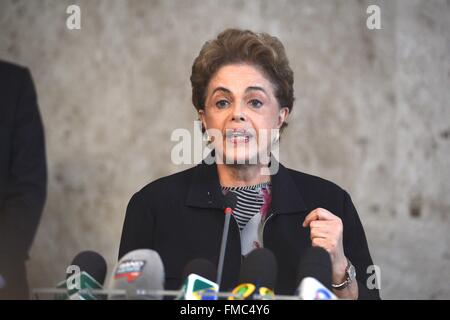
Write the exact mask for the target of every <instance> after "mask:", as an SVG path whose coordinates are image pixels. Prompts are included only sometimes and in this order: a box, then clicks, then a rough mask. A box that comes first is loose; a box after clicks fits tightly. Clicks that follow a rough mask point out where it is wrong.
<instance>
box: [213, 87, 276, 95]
mask: <svg viewBox="0 0 450 320" xmlns="http://www.w3.org/2000/svg"><path fill="white" fill-rule="evenodd" d="M217 91H223V92H225V93H231V91H230V89H227V88H225V87H217V88H215V89H214V90H213V92H212V94H214V93H216V92H217ZM249 91H262V92H264V94H265V95H267V92H266V90H264V88H262V87H258V86H250V87H247V89H245V93H248V92H249Z"/></svg>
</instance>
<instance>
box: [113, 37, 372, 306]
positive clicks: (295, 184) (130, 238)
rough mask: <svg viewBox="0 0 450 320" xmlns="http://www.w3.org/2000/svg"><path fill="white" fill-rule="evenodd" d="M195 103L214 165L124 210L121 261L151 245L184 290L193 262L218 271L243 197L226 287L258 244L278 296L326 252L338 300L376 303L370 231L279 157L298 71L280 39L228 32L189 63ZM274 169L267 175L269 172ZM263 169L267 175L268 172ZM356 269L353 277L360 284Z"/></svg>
mask: <svg viewBox="0 0 450 320" xmlns="http://www.w3.org/2000/svg"><path fill="white" fill-rule="evenodd" d="M191 83H192V101H193V104H194V106H195V108H196V109H197V111H198V115H199V118H200V120H201V122H202V126H203V131H204V132H206V134H208V136H209V141H210V143H211V145H212V146H213V148H214V151H215V152H214V153H213V155H215V159H216V161H215V163H213V164H210V165H208V164H206V163H205V161H203V162H202V163H201V164H199V165H197V166H196V167H194V168H192V169H188V170H185V171H183V172H180V173H177V174H174V175H171V176H168V177H164V178H161V179H159V180H156V181H154V182H152V183H150V184H148V185H147V186H146V187H144V188H143V189H142V190H141V191H139V192H137V193H136V194H135V195H134V196H133V197H132V199H131V200H130V203H129V205H128V208H127V213H126V218H125V223H124V227H123V233H122V240H121V244H120V252H119V256H120V257H121V256H123V255H124V254H126V253H127V252H129V251H131V250H134V249H139V248H150V249H153V250H156V251H157V252H158V253H159V254H160V256H161V258H162V260H163V263H164V266H165V271H166V287H167V288H168V289H177V288H179V287H180V286H181V281H182V279H181V274H182V269H183V267H184V266H185V265H186V264H187V263H188V262H189V261H190V260H192V259H194V258H206V259H208V260H210V261H211V262H213V263H215V264H217V262H218V260H219V251H220V242H221V237H222V230H223V225H224V216H223V206H224V195H225V194H227V193H228V192H232V193H233V194H235V195H236V196H237V197H236V198H237V204H236V206H235V208H234V214H233V217H234V219H232V220H231V223H230V231H229V237H228V243H227V250H226V255H225V262H224V268H223V270H224V271H223V275H222V283H221V289H222V290H229V289H231V288H233V287H234V286H235V285H236V284H237V283H236V281H237V278H238V274H239V270H240V264H241V261H242V257H245V255H247V254H248V253H249V252H250V251H251V250H253V249H254V248H258V247H266V248H268V249H270V250H271V251H272V252H273V253H274V255H275V257H276V259H277V262H278V275H277V279H278V280H277V286H276V288H275V292H276V293H278V294H293V293H294V291H295V289H296V287H297V286H298V283H297V282H296V276H297V271H298V270H297V268H298V265H299V261H300V257H301V256H302V253H303V252H304V251H305V250H306V249H307V248H309V247H311V246H315V247H322V248H323V249H325V250H327V251H328V253H329V254H330V257H331V262H332V281H333V291H334V293H335V294H336V295H337V296H338V297H340V298H349V299H357V298H360V299H370V298H379V293H378V290H376V289H373V290H369V289H368V288H367V286H366V282H367V277H368V275H367V274H366V270H367V268H368V267H369V266H370V265H372V259H371V257H370V253H369V249H368V246H367V241H366V238H365V234H364V230H363V227H362V225H361V222H360V220H359V217H358V214H357V212H356V210H355V208H354V206H353V204H352V201H351V199H350V196H349V195H348V194H347V193H346V192H345V191H344V190H342V189H341V188H340V187H338V186H337V185H335V184H333V183H331V182H329V181H326V180H323V179H321V178H318V177H314V176H311V175H307V174H304V173H301V172H297V171H294V170H291V169H287V168H285V167H284V166H282V165H281V164H279V165H278V166H276V170H273V167H274V166H273V164H274V162H275V160H274V159H273V160H272V161H271V162H268V161H263V160H264V159H265V158H267V157H264V155H266V156H267V155H270V154H272V153H273V148H274V146H275V145H276V143H277V141H278V137H277V136H276V135H275V137H273V135H271V134H267V133H268V132H274V131H275V132H276V131H277V130H278V129H283V128H284V127H285V126H286V119H287V117H288V115H289V113H290V111H291V110H292V107H293V102H294V94H293V72H292V70H291V68H290V67H289V63H288V59H287V57H286V54H285V51H284V47H283V45H282V44H281V43H280V41H279V40H278V39H277V38H275V37H271V36H269V35H267V34H255V33H253V32H251V31H242V30H236V29H228V30H225V31H223V32H222V33H221V34H219V35H218V37H217V38H216V39H214V40H212V41H208V42H206V43H205V45H204V46H203V48H202V50H201V51H200V54H199V56H198V57H197V58H196V59H195V61H194V64H193V66H192V75H191ZM269 167H270V169H271V170H268V169H269ZM264 169H266V170H264ZM354 270H356V279H354V272H353V271H354Z"/></svg>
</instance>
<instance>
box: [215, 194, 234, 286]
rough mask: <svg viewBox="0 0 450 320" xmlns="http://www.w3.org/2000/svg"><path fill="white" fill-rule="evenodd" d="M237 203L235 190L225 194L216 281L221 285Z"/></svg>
mask: <svg viewBox="0 0 450 320" xmlns="http://www.w3.org/2000/svg"><path fill="white" fill-rule="evenodd" d="M236 204H237V195H236V194H235V193H233V192H227V193H226V194H225V196H224V213H225V223H224V225H223V232H222V242H221V245H220V255H219V263H218V265H217V280H216V283H217V284H218V285H219V286H220V283H221V282H222V271H223V263H224V259H225V252H226V249H227V241H228V229H229V227H230V218H231V215H232V214H233V209H234V207H236Z"/></svg>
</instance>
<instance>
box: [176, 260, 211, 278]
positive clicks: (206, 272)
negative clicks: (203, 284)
mask: <svg viewBox="0 0 450 320" xmlns="http://www.w3.org/2000/svg"><path fill="white" fill-rule="evenodd" d="M190 274H196V275H199V276H202V277H203V278H206V279H208V280H211V281H216V278H217V269H216V267H215V266H214V265H213V264H212V262H210V261H208V260H206V259H203V258H198V259H194V260H191V261H190V262H189V263H188V264H187V265H186V266H185V267H184V269H183V279H186V278H187V277H188V276H189V275H190Z"/></svg>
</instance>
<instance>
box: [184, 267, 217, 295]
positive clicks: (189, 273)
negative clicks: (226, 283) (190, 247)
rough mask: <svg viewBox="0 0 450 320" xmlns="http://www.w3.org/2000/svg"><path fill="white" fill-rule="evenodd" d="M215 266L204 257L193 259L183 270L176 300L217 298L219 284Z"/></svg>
mask: <svg viewBox="0 0 450 320" xmlns="http://www.w3.org/2000/svg"><path fill="white" fill-rule="evenodd" d="M216 275H217V273H216V268H215V266H214V265H213V264H212V263H211V262H210V261H208V260H206V259H194V260H192V261H190V262H189V263H188V264H187V265H186V267H185V268H184V270H183V278H184V279H185V280H184V283H183V287H182V289H181V295H180V296H179V297H178V300H180V299H183V300H217V293H218V291H219V285H218V284H217V283H215V282H213V281H211V279H215V278H216Z"/></svg>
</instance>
